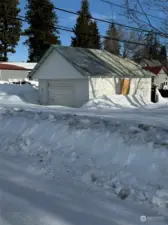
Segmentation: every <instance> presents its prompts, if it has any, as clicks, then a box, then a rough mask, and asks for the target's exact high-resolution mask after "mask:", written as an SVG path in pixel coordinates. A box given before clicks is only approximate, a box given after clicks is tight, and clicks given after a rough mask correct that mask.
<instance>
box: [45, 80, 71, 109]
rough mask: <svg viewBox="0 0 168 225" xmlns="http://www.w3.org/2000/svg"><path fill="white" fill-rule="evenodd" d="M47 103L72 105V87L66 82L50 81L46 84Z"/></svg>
mask: <svg viewBox="0 0 168 225" xmlns="http://www.w3.org/2000/svg"><path fill="white" fill-rule="evenodd" d="M48 94H49V103H50V104H51V105H62V106H70V107H71V106H73V105H74V96H75V95H74V94H75V92H74V87H73V86H72V85H69V84H66V83H58V82H55V81H50V82H49V84H48Z"/></svg>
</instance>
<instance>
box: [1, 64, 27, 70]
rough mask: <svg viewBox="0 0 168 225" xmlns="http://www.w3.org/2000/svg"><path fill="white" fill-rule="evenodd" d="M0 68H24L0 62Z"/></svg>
mask: <svg viewBox="0 0 168 225" xmlns="http://www.w3.org/2000/svg"><path fill="white" fill-rule="evenodd" d="M0 70H26V69H25V68H24V67H21V66H16V65H11V64H3V63H0Z"/></svg>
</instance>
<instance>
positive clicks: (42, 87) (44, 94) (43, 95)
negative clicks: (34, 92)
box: [39, 80, 48, 105]
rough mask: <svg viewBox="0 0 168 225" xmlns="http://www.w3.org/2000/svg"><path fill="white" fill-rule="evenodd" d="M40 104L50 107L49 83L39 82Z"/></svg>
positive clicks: (45, 81)
mask: <svg viewBox="0 0 168 225" xmlns="http://www.w3.org/2000/svg"><path fill="white" fill-rule="evenodd" d="M39 92H40V103H41V104H42V105H48V81H47V80H39Z"/></svg>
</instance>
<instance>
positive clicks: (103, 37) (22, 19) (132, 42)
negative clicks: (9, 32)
mask: <svg viewBox="0 0 168 225" xmlns="http://www.w3.org/2000/svg"><path fill="white" fill-rule="evenodd" d="M9 17H10V16H9ZM11 18H13V17H11ZM13 19H17V20H20V21H22V22H26V23H27V22H28V21H27V20H26V18H25V17H23V16H19V17H17V18H13ZM55 28H56V29H58V30H62V31H66V32H70V33H74V31H73V29H72V28H70V27H66V26H62V25H56V26H55ZM80 34H81V35H85V36H90V35H91V34H88V33H84V32H80ZM100 38H102V39H107V40H114V41H119V42H123V43H127V44H134V45H141V46H145V45H146V44H144V43H140V42H136V41H129V40H125V39H121V38H110V37H108V36H105V35H100Z"/></svg>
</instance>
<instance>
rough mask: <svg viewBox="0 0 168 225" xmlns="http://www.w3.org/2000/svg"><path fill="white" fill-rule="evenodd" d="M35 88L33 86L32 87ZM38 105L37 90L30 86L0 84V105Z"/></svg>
mask: <svg viewBox="0 0 168 225" xmlns="http://www.w3.org/2000/svg"><path fill="white" fill-rule="evenodd" d="M32 85H34V83H33V84H32ZM34 86H35V85H34ZM1 103H8V104H10V103H11V104H25V103H26V104H27V103H31V104H39V93H38V89H37V88H35V87H32V86H31V85H30V84H24V85H16V84H10V83H7V82H4V83H3V82H2V81H1V82H0V104H1Z"/></svg>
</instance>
